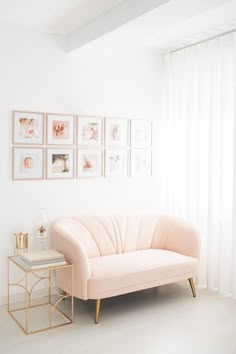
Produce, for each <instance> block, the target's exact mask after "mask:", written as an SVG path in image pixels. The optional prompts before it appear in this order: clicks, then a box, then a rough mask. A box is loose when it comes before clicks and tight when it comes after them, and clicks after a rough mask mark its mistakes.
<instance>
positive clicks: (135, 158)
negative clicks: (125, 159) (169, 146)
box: [131, 149, 152, 177]
mask: <svg viewBox="0 0 236 354" xmlns="http://www.w3.org/2000/svg"><path fill="white" fill-rule="evenodd" d="M151 175H152V151H151V150H150V149H147V150H144V149H132V150H131V177H150V176H151Z"/></svg>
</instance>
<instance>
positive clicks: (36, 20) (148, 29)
mask: <svg viewBox="0 0 236 354" xmlns="http://www.w3.org/2000/svg"><path fill="white" fill-rule="evenodd" d="M128 1H130V2H132V0H0V24H3V25H10V26H20V27H24V28H27V29H29V30H38V31H43V32H48V33H56V34H62V35H69V36H70V34H71V33H72V32H74V33H75V32H78V33H79V31H80V29H81V30H82V28H83V30H84V31H85V30H86V26H88V25H89V24H91V23H92V22H96V21H97V19H99V18H101V17H102V14H104V13H106V12H107V11H108V10H110V9H112V8H113V10H116V6H117V8H118V7H119V4H121V3H124V2H128ZM136 1H138V0H136ZM142 1H147V0H142ZM149 1H150V2H151V0H149ZM139 2H140V1H139ZM153 2H154V1H153ZM133 4H135V1H133ZM136 4H137V3H136ZM134 6H135V5H134ZM85 25H86V26H85ZM88 27H89V26H88ZM232 29H236V0H170V1H169V2H167V3H166V4H164V5H162V6H160V7H158V8H156V9H154V10H152V11H149V12H147V13H146V14H144V15H142V16H140V17H138V18H137V19H135V20H132V21H130V22H129V23H127V24H125V25H122V26H121V27H119V28H118V29H116V30H114V31H112V32H110V33H108V34H106V35H103V36H101V37H100V38H99V39H98V40H96V41H95V42H93V46H94V45H95V46H96V45H98V46H101V45H104V46H106V47H108V48H112V46H127V47H129V46H131V45H132V46H146V47H151V48H156V49H159V50H161V51H169V50H174V49H176V48H180V47H183V46H185V45H189V44H191V43H194V42H198V41H201V40H204V39H206V38H209V37H212V36H215V35H218V34H220V33H223V32H226V31H230V30H232Z"/></svg>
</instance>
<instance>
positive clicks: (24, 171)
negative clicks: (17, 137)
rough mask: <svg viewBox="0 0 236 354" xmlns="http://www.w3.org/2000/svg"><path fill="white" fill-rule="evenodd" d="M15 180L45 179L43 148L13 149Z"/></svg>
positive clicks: (13, 176) (13, 175)
mask: <svg viewBox="0 0 236 354" xmlns="http://www.w3.org/2000/svg"><path fill="white" fill-rule="evenodd" d="M12 178H13V179H22V180H23V179H42V178H43V149H42V148H36V147H35V148H20V147H19V148H13V174H12Z"/></svg>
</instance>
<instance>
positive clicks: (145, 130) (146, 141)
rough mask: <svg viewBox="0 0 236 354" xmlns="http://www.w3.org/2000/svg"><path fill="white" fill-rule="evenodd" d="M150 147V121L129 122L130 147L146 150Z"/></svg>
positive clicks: (133, 120)
mask: <svg viewBox="0 0 236 354" xmlns="http://www.w3.org/2000/svg"><path fill="white" fill-rule="evenodd" d="M151 146H152V122H151V121H150V120H141V119H137V120H135V119H132V120H131V147H134V148H148V147H151Z"/></svg>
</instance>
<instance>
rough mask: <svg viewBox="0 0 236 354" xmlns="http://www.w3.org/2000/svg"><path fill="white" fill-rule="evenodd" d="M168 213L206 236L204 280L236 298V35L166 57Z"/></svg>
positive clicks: (162, 186) (161, 164)
mask: <svg viewBox="0 0 236 354" xmlns="http://www.w3.org/2000/svg"><path fill="white" fill-rule="evenodd" d="M164 66H165V68H164V69H165V70H164V72H165V74H164V76H165V80H164V83H165V87H164V91H163V112H162V114H161V117H160V120H159V127H158V134H157V135H158V136H157V140H158V142H157V144H158V156H157V165H158V185H159V196H160V204H161V208H162V210H164V211H165V212H167V213H171V214H176V215H178V216H181V217H184V218H186V219H187V220H189V221H191V222H192V223H194V224H195V225H196V226H197V228H198V229H199V231H200V234H201V237H202V252H201V266H200V272H199V277H198V279H197V281H198V284H199V285H202V286H207V287H208V288H209V289H212V290H213V289H214V290H218V291H220V292H221V293H224V294H232V295H233V296H234V297H236V154H235V151H236V33H231V34H227V35H224V36H221V37H218V38H216V39H213V40H209V41H207V42H204V43H202V44H198V45H195V46H192V47H189V48H186V49H183V50H180V51H178V52H175V53H171V54H168V55H167V56H166V57H165V65H164Z"/></svg>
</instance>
